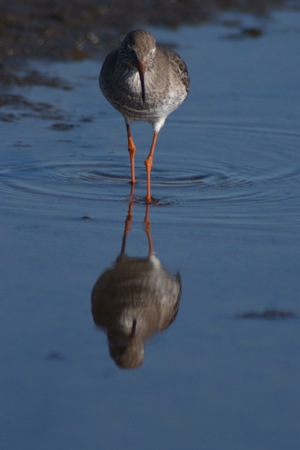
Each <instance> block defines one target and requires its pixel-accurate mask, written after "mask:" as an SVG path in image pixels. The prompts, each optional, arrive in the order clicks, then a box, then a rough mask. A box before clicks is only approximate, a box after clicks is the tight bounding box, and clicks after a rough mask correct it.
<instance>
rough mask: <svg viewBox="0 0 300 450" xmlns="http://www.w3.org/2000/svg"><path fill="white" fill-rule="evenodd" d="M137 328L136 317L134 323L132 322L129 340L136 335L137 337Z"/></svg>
mask: <svg viewBox="0 0 300 450" xmlns="http://www.w3.org/2000/svg"><path fill="white" fill-rule="evenodd" d="M135 330H136V319H134V321H133V323H132V328H131V332H130V335H129V340H130V341H133V340H134V337H135Z"/></svg>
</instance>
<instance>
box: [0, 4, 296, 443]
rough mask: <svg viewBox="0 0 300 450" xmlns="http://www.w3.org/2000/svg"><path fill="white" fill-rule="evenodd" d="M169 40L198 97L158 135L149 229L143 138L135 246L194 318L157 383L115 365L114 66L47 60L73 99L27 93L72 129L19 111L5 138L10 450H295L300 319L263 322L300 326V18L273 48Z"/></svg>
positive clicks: (184, 316)
mask: <svg viewBox="0 0 300 450" xmlns="http://www.w3.org/2000/svg"><path fill="white" fill-rule="evenodd" d="M243 20H246V19H243ZM249 20H250V19H249ZM151 31H152V32H153V33H154V34H155V36H156V38H157V40H158V41H160V42H165V43H170V42H172V43H174V44H177V46H176V51H178V52H179V53H180V55H181V56H182V57H183V58H184V60H185V61H186V63H187V65H188V68H189V73H190V77H191V91H190V95H189V97H188V99H187V101H186V102H185V103H184V104H183V105H182V106H181V107H180V108H179V109H178V110H177V111H176V112H175V113H173V114H172V115H171V116H170V117H169V118H168V119H167V121H166V125H165V127H164V128H163V129H162V130H161V132H160V134H159V137H158V143H157V148H156V150H155V155H154V166H153V169H152V195H153V197H154V198H155V199H156V202H155V203H154V204H153V205H151V206H150V209H149V221H148V225H147V223H146V224H145V223H144V219H145V215H146V205H145V203H144V201H143V198H144V196H145V193H146V174H145V167H144V160H145V158H146V156H147V154H148V151H149V148H150V144H151V139H152V130H151V127H150V125H149V124H134V125H133V126H132V133H133V138H134V141H135V144H136V146H137V153H136V177H137V185H136V188H135V192H134V195H135V199H136V200H135V202H134V203H133V204H131V208H132V211H131V214H132V216H131V217H130V219H131V220H128V221H127V232H128V233H127V242H126V249H125V251H126V254H127V255H128V256H130V257H135V258H139V259H144V260H147V259H148V256H149V240H148V238H149V235H150V237H151V239H152V243H153V249H154V253H155V258H156V259H157V261H158V263H157V264H162V266H163V267H165V269H166V270H167V272H168V273H169V274H170V277H171V276H176V273H177V272H179V274H180V278H181V289H182V291H181V296H180V303H179V311H178V314H177V316H176V318H175V320H174V321H173V322H172V323H171V324H170V325H169V327H168V328H167V329H166V330H165V331H163V332H162V333H159V334H155V335H154V336H152V338H151V339H150V340H149V342H148V343H147V344H146V347H145V353H144V359H143V364H142V365H141V367H140V368H139V369H137V370H129V371H128V370H127V371H126V370H120V369H119V368H118V367H117V365H116V364H115V363H114V361H113V359H112V358H111V357H110V356H109V351H108V343H107V337H106V335H105V333H104V332H103V330H101V329H99V328H98V327H97V326H96V325H95V324H94V321H93V316H92V313H91V292H92V289H93V287H94V285H95V283H96V281H97V279H98V277H99V276H100V275H101V274H102V273H103V272H104V271H106V270H107V269H108V268H109V267H111V266H112V265H113V264H114V262H115V261H116V259H117V258H118V256H119V255H120V252H121V251H122V242H123V243H124V241H123V237H124V229H125V232H126V225H125V220H126V218H128V210H129V207H130V202H129V201H128V200H129V194H130V184H129V179H130V164H129V156H128V152H127V150H126V130H125V126H124V121H123V119H122V117H120V116H119V115H118V113H117V112H116V111H114V110H113V109H112V108H111V106H110V105H109V104H107V103H106V101H105V99H104V98H103V97H102V96H101V94H100V92H99V89H98V81H97V78H98V73H99V70H100V66H101V63H100V62H95V61H84V62H80V63H41V62H38V63H37V62H32V67H33V68H34V67H37V66H38V67H39V69H41V70H42V71H47V72H49V73H50V74H52V75H53V76H59V77H62V78H64V79H66V80H67V81H68V83H70V85H71V86H72V87H73V88H72V90H58V89H51V88H49V87H33V88H31V89H29V88H28V89H27V90H26V91H25V92H24V89H20V88H16V89H15V91H14V93H15V94H21V95H26V97H27V98H28V99H30V101H31V102H44V103H49V104H51V105H52V106H53V111H54V113H55V114H54V116H53V118H52V119H51V118H49V115H48V116H47V118H44V119H41V118H39V116H40V114H39V113H37V112H32V110H30V109H26V108H25V109H24V108H20V109H16V108H12V107H11V113H13V114H14V117H15V118H14V120H13V121H12V122H11V123H6V122H2V123H1V136H2V139H1V140H2V145H1V170H0V206H1V237H2V239H1V248H2V258H1V273H2V283H1V294H2V314H1V340H0V342H1V344H0V348H1V350H0V358H1V366H2V371H1V376H0V383H1V388H2V389H1V391H2V400H1V408H0V414H1V433H0V442H1V448H5V449H9V450H10V449H14V450H15V449H19V448H20V449H21V448H22V449H24V448H25V449H27V448H28V449H40V448H43V449H53V448H73V449H82V448H85V449H96V448H103V449H116V448H122V449H129V448H130V449H140V448H143V449H149V450H150V449H153V448H157V449H162V448H164V449H172V450H174V449H182V448H203V449H206V450H207V449H212V450H218V449H220V450H223V449H230V450H234V449H236V450H240V449H243V450H248V449H249V450H253V449H254V448H255V449H262V450H268V449H270V448H272V449H275V450H276V449H278V450H282V449H283V448H287V449H289V450H296V449H298V448H299V444H300V436H299V412H300V411H299V410H300V401H299V375H300V374H299V368H300V367H299V337H300V336H299V335H300V333H299V319H298V318H297V317H294V318H287V319H283V318H282V316H280V315H278V316H277V319H276V318H275V319H273V320H267V319H264V315H263V312H264V311H266V310H274V311H279V312H280V311H285V312H291V313H293V315H295V316H297V315H299V314H300V309H299V216H300V213H299V203H300V202H299V198H300V195H299V194H300V189H299V181H300V158H299V147H300V132H299V92H300V90H299V73H300V60H299V58H297V57H296V55H299V54H300V48H299V47H300V45H299V42H300V41H299V14H298V13H296V12H294V13H284V12H282V13H276V14H274V16H273V18H272V20H271V21H270V22H269V23H268V25H266V33H265V34H264V35H262V36H261V37H259V38H257V39H252V38H243V39H242V38H239V36H232V30H231V29H230V28H228V27H226V26H224V27H221V26H220V25H216V26H205V27H201V28H196V27H195V28H182V29H179V30H177V31H175V32H170V31H164V30H161V29H153V30H151ZM6 112H7V113H9V112H10V111H9V108H8V107H7V108H6ZM150 223H151V224H150ZM129 228H131V229H130V230H129ZM145 228H146V229H145ZM145 231H146V232H145ZM149 233H150V234H149ZM248 312H255V313H258V316H256V317H258V318H256V319H255V318H254V319H248V320H246V319H242V318H240V315H242V316H243V314H246V313H248ZM261 313H262V315H261V316H259V314H261Z"/></svg>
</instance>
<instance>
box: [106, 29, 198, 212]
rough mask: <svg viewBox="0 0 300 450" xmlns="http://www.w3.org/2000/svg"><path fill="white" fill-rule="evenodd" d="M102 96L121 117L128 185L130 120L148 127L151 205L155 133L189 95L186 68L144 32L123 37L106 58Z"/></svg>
mask: <svg viewBox="0 0 300 450" xmlns="http://www.w3.org/2000/svg"><path fill="white" fill-rule="evenodd" d="M99 84H100V89H101V91H102V93H103V95H104V97H105V98H106V99H107V100H108V101H109V102H110V103H111V104H112V106H113V107H114V108H116V109H117V110H118V111H119V112H120V113H121V114H122V115H123V117H124V119H125V122H126V127H127V135H128V151H129V154H130V159H131V183H132V185H134V184H135V175H134V153H135V145H134V143H133V140H132V137H131V131H130V123H131V122H133V121H140V120H142V121H147V122H149V123H151V124H152V126H153V129H154V137H153V142H152V146H151V150H150V153H149V156H148V158H147V159H146V161H145V165H146V168H147V197H146V200H147V202H148V203H149V202H151V201H152V200H151V195H150V171H151V167H152V159H153V153H154V148H155V144H156V139H157V134H158V132H159V130H160V129H161V127H162V126H163V125H164V123H165V120H166V118H167V116H168V115H169V114H171V112H173V111H174V110H175V109H177V108H178V106H179V105H181V103H182V102H183V101H184V100H185V99H186V97H187V96H188V93H189V86H190V80H189V76H188V72H187V67H186V65H185V63H184V62H183V61H182V59H181V58H180V56H179V55H178V54H177V53H176V52H174V51H173V50H170V49H168V48H165V47H163V46H160V45H156V44H155V39H154V37H153V36H152V34H151V33H149V32H148V31H146V30H140V29H139V30H134V31H131V32H130V33H128V34H127V36H126V37H125V38H124V40H123V41H122V43H121V45H120V46H119V47H118V48H116V49H115V50H113V51H112V52H111V53H109V55H108V56H107V57H106V59H105V61H104V64H103V66H102V69H101V72H100V78H99Z"/></svg>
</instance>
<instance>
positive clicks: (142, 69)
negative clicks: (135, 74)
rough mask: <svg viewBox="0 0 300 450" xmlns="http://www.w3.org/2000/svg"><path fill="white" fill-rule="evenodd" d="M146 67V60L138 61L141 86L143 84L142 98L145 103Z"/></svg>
mask: <svg viewBox="0 0 300 450" xmlns="http://www.w3.org/2000/svg"><path fill="white" fill-rule="evenodd" d="M145 67H146V63H145V62H144V61H139V62H138V70H139V74H140V79H141V86H142V99H143V102H144V103H145V82H144V75H145Z"/></svg>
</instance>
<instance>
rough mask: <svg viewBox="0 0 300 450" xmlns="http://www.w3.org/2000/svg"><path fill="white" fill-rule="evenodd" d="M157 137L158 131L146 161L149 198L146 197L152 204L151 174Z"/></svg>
mask: <svg viewBox="0 0 300 450" xmlns="http://www.w3.org/2000/svg"><path fill="white" fill-rule="evenodd" d="M157 135H158V131H156V132H155V133H154V136H153V141H152V145H151V149H150V153H149V155H148V158H147V159H146V161H145V166H146V169H147V197H146V201H147V202H148V203H151V194H150V172H151V167H152V164H153V153H154V149H155V144H156V139H157Z"/></svg>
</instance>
